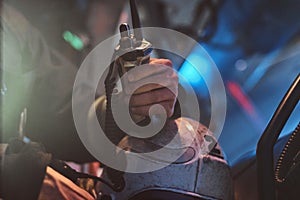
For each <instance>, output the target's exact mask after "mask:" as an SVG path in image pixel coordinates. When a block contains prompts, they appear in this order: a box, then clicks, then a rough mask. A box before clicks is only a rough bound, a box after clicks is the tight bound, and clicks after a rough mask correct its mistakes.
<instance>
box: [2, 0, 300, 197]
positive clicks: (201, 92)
mask: <svg viewBox="0 0 300 200" xmlns="http://www.w3.org/2000/svg"><path fill="white" fill-rule="evenodd" d="M131 2H134V3H135V6H136V8H135V9H136V10H133V9H132V5H130V3H131ZM2 3H5V4H7V5H9V6H11V7H13V8H14V9H16V10H18V11H19V12H20V13H22V15H24V16H25V17H26V18H27V20H28V21H29V22H30V23H31V24H32V25H33V26H34V27H35V28H36V29H37V30H38V31H39V32H40V33H41V35H42V36H43V37H44V38H45V41H46V42H47V46H49V48H52V49H54V50H55V51H56V52H57V54H59V55H60V56H61V57H64V58H65V59H66V60H68V62H70V63H73V65H74V66H76V68H80V65H81V63H82V62H83V61H84V59H85V57H86V56H87V55H88V54H89V53H90V52H91V51H92V50H93V48H95V47H96V46H97V45H99V44H101V42H102V41H104V40H106V39H107V38H109V37H111V36H113V35H117V37H119V25H120V24H121V23H124V22H126V23H128V24H129V26H131V27H133V28H143V27H159V28H164V29H170V30H173V31H176V32H179V33H181V34H184V35H186V36H187V37H189V38H191V40H193V41H195V42H196V43H197V45H195V46H188V45H187V46H185V44H184V43H180V42H181V41H173V42H174V43H176V42H177V43H176V44H177V45H178V46H179V48H184V49H185V51H186V52H188V54H187V55H186V57H185V58H183V57H181V56H180V55H176V53H174V52H169V51H164V50H161V49H154V50H153V56H155V57H162V58H167V59H170V60H171V61H172V63H173V67H174V68H175V70H176V71H177V72H178V74H179V75H180V77H181V78H180V79H179V83H180V84H181V85H180V91H179V93H180V95H183V96H184V97H185V99H189V97H191V96H193V95H194V94H195V95H196V97H197V100H198V102H199V104H198V105H199V107H198V108H197V109H199V110H200V117H199V118H197V119H194V120H195V121H198V122H200V123H201V124H203V125H205V126H207V127H209V128H210V129H211V132H212V133H214V132H218V130H220V134H217V135H215V137H216V139H217V142H218V144H219V145H220V147H221V149H222V152H223V154H224V155H223V158H224V160H226V163H227V165H228V166H229V169H230V174H231V179H232V186H233V197H232V199H235V200H248V199H249V200H255V199H259V200H272V199H274V200H275V199H278V200H280V199H282V200H283V199H299V198H300V132H299V131H300V105H299V98H300V21H299V19H298V16H299V15H298V13H299V9H300V2H299V1H297V0H287V1H286V0H275V1H271V0H253V1H247V0H189V1H181V0H151V1H147V0H135V1H130V2H129V1H108V0H60V1H59V0H55V1H53V0H22V1H17V0H5V1H3V2H2ZM136 18H138V20H139V22H138V24H139V27H136V22H134V19H136ZM144 37H145V39H146V40H147V39H148V38H147V35H146V34H145V35H144ZM170 37H171V36H170ZM156 39H157V38H156ZM149 41H151V40H150V39H149ZM157 41H159V42H160V43H161V44H162V46H163V47H164V48H165V49H170V48H172V47H173V46H174V44H173V43H168V42H170V41H171V40H165V39H164V37H161V38H158V39H157ZM203 52H205V54H204V53H203ZM197 66H201V67H200V68H199V67H197ZM213 69H217V71H218V74H219V77H220V78H221V79H222V83H223V85H222V88H224V91H225V95H226V96H225V99H222V100H223V101H222V103H223V104H222V105H223V106H224V105H225V117H224V122H221V123H219V121H218V120H216V121H212V118H213V117H212V116H213V113H212V111H211V110H212V109H213V108H212V107H213V106H214V103H213V102H212V101H213V99H212V96H213V95H212V91H211V89H210V88H211V87H213V86H214V83H215V82H216V77H215V76H214V75H215V74H214V73H215V72H214V70H213ZM186 84H188V87H186ZM3 92H4V91H3V88H1V93H3ZM187 102H188V101H186V102H185V103H183V105H186V107H187V110H188V111H189V110H190V111H192V110H193V109H195V108H193V107H192V108H190V107H188V103H187ZM216 109H218V108H216ZM100 163H101V161H100ZM100 165H101V164H100ZM71 166H73V167H75V168H76V167H78V166H79V169H81V170H82V169H83V168H84V167H82V166H84V165H82V164H80V165H77V164H74V165H72V164H71ZM85 166H86V165H85ZM83 171H84V170H83ZM220 182H222V181H221V180H220ZM105 198H106V197H103V198H101V199H105ZM99 199H100V198H99ZM107 199H109V198H108V197H107ZM110 199H113V198H110ZM131 199H132V200H139V199H143V200H145V199H149V200H150V199H161V200H164V199H183V200H184V199H187V200H188V199H218V198H214V197H209V196H205V195H202V194H198V195H187V194H185V193H181V192H177V191H175V190H161V189H159V188H154V189H152V190H145V191H142V192H141V193H138V194H135V195H134V196H132V197H131Z"/></svg>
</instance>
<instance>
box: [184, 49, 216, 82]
mask: <svg viewBox="0 0 300 200" xmlns="http://www.w3.org/2000/svg"><path fill="white" fill-rule="evenodd" d="M205 55H206V54H204V53H203V49H202V48H200V47H196V48H194V49H193V51H192V52H191V53H190V55H189V56H188V57H187V59H186V60H185V62H184V63H183V64H182V66H181V68H180V70H179V74H180V75H181V76H183V77H184V78H185V79H186V80H187V81H188V82H189V83H190V84H192V85H202V84H206V83H205V81H206V82H207V83H209V82H210V80H209V79H210V73H211V65H212V64H211V61H210V60H209V57H208V56H205ZM204 79H205V81H204Z"/></svg>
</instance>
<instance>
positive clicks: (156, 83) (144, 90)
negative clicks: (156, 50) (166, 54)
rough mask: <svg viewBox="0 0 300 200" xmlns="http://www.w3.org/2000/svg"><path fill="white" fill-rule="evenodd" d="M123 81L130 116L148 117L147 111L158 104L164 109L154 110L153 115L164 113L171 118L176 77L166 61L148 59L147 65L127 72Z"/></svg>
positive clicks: (169, 62)
mask: <svg viewBox="0 0 300 200" xmlns="http://www.w3.org/2000/svg"><path fill="white" fill-rule="evenodd" d="M127 75H128V79H124V80H123V84H124V94H125V98H127V100H128V99H129V98H130V101H129V106H130V112H131V114H136V115H142V116H149V109H150V108H151V107H152V106H153V105H155V104H159V105H161V106H163V108H164V109H154V110H153V112H154V114H163V113H164V112H166V114H167V116H168V117H171V116H172V115H173V112H174V106H175V102H176V98H177V94H178V76H177V73H176V72H175V71H174V70H173V68H172V62H171V61H170V60H167V59H150V62H149V64H146V65H142V66H139V67H137V68H134V69H132V70H130V71H129V72H128V74H127Z"/></svg>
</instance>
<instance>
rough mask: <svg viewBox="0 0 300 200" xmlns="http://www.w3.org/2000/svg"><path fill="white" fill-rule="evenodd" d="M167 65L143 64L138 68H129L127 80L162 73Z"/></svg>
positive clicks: (135, 79) (131, 80)
mask: <svg viewBox="0 0 300 200" xmlns="http://www.w3.org/2000/svg"><path fill="white" fill-rule="evenodd" d="M168 69H169V67H167V66H166V65H163V64H145V65H142V66H139V70H130V71H129V72H128V81H129V82H136V81H139V80H141V79H143V78H146V77H149V76H152V75H155V74H161V73H164V72H165V71H166V70H168Z"/></svg>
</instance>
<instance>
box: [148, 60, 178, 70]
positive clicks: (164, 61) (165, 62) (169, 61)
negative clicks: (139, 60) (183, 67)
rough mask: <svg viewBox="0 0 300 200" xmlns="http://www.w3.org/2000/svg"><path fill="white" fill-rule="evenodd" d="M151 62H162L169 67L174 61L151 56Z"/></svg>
mask: <svg viewBox="0 0 300 200" xmlns="http://www.w3.org/2000/svg"><path fill="white" fill-rule="evenodd" d="M149 64H161V65H166V66H168V67H171V68H172V67H173V64H172V61H171V60H168V59H158V58H151V59H150V62H149Z"/></svg>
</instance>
